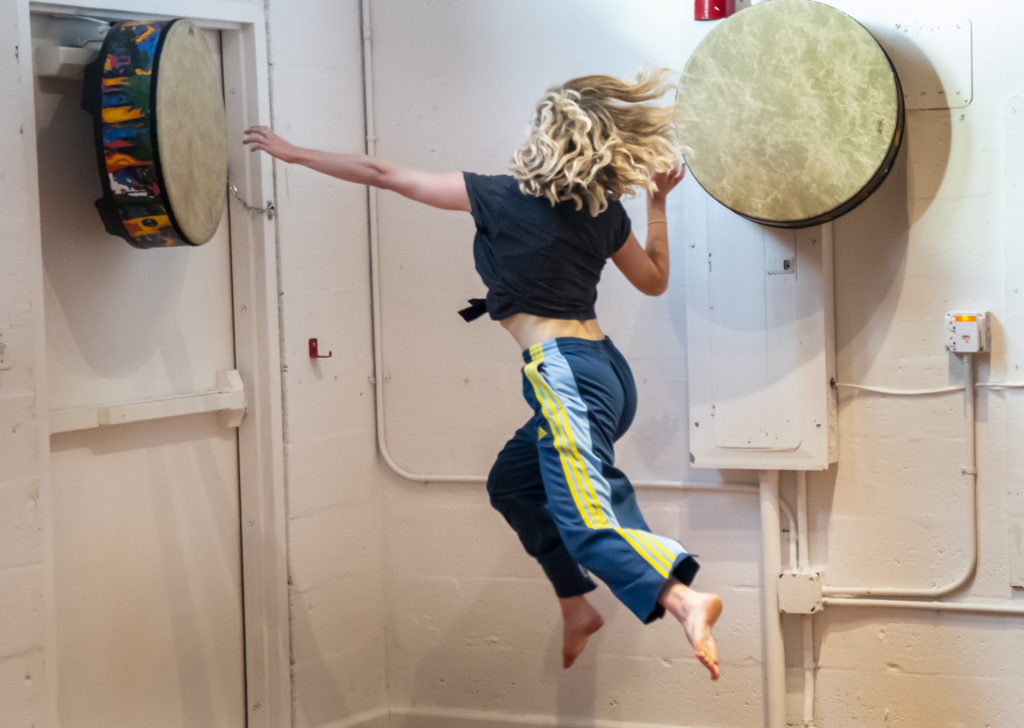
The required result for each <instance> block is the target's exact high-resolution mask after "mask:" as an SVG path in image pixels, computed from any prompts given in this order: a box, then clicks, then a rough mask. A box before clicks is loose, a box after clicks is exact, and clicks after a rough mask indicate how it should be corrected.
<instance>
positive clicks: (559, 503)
mask: <svg viewBox="0 0 1024 728" xmlns="http://www.w3.org/2000/svg"><path fill="white" fill-rule="evenodd" d="M523 357H524V360H525V365H524V367H523V395H524V397H525V398H526V401H527V402H528V403H529V404H530V406H531V407H532V408H533V411H534V415H533V417H532V418H531V419H530V421H529V422H527V423H526V425H524V426H523V427H522V428H520V429H519V431H518V432H517V433H516V435H515V437H513V438H512V439H511V440H509V442H508V443H507V444H506V446H505V448H504V449H503V450H502V452H501V453H500V454H499V456H498V460H497V462H496V463H495V465H494V468H493V469H492V470H491V475H490V477H489V478H488V484H487V487H488V491H489V492H490V495H491V502H492V503H493V504H494V506H495V507H496V508H497V509H498V510H499V511H501V513H502V514H503V515H504V516H505V518H506V519H507V520H508V521H509V523H510V524H511V525H512V527H513V528H514V529H515V530H516V532H517V533H518V534H519V537H520V540H521V541H522V542H523V545H524V546H525V547H526V550H527V552H529V553H530V554H531V555H533V556H534V557H535V558H537V560H538V561H539V562H540V564H541V566H542V567H543V568H544V571H545V573H546V574H547V575H548V577H549V579H550V580H551V581H552V583H553V584H554V586H555V591H556V593H557V594H558V596H560V597H564V596H574V595H576V594H583V593H585V592H587V591H589V590H590V589H593V588H594V585H593V582H591V581H590V580H589V578H588V576H587V574H586V572H585V571H583V570H581V569H580V566H582V567H584V569H586V570H588V571H589V572H591V573H592V574H594V575H595V576H597V577H598V578H599V579H601V581H603V582H604V583H605V584H607V585H608V587H609V588H610V589H611V590H612V592H613V593H614V594H615V595H616V597H618V598H619V600H620V601H621V602H622V603H623V604H625V605H626V606H627V607H628V608H629V609H630V610H631V611H632V612H633V613H634V614H636V615H637V617H638V618H640V619H641V620H642V621H644V622H649V621H651V620H653V619H656V618H658V617H660V616H661V615H662V614H664V609H663V608H662V607H661V606H660V605H659V604H658V603H657V599H658V595H659V593H660V592H661V589H662V588H663V586H664V585H665V581H666V579H668V577H669V576H675V577H676V578H678V579H679V580H680V581H682V582H683V583H685V584H690V583H691V582H692V581H693V577H694V576H695V575H696V573H697V569H698V568H699V567H698V565H697V562H696V561H695V560H694V558H693V557H692V556H691V555H690V554H688V553H687V552H686V550H685V549H684V548H683V547H682V546H681V545H680V544H679V543H678V542H677V541H675V540H673V539H671V538H667V537H665V536H659V535H657V534H653V533H651V532H650V529H649V528H648V526H647V523H646V521H644V518H643V515H642V514H641V513H640V509H639V507H638V505H637V502H636V495H635V493H634V491H633V486H632V485H631V484H630V482H629V479H628V478H627V477H626V476H625V474H623V473H622V471H620V470H619V469H617V468H616V467H615V465H614V462H615V450H614V443H615V441H616V440H617V439H618V438H619V437H621V436H622V435H623V434H625V432H626V430H627V429H628V428H629V425H630V423H631V422H632V419H633V415H634V413H635V411H636V385H635V384H634V381H633V376H632V373H631V372H630V370H629V365H628V364H627V363H626V360H625V358H624V357H623V356H622V354H621V353H619V351H618V349H616V348H615V346H614V344H612V342H611V340H610V339H604V340H601V341H590V340H587V339H577V338H568V337H566V338H558V339H551V340H548V341H544V342H542V343H539V344H535V345H534V346H532V347H531V348H530V349H529V350H528V351H526V352H524V353H523Z"/></svg>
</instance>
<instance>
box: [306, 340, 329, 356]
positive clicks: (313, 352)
mask: <svg viewBox="0 0 1024 728" xmlns="http://www.w3.org/2000/svg"><path fill="white" fill-rule="evenodd" d="M332 356H334V352H333V351H329V352H327V353H326V354H321V353H320V344H319V342H317V340H316V339H310V340H309V358H310V359H330V358H331V357H332Z"/></svg>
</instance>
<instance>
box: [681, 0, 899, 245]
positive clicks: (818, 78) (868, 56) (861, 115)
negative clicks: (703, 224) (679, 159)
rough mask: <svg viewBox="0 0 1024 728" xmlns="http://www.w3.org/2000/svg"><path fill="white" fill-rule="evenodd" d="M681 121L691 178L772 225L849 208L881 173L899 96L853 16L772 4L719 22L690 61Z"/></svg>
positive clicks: (891, 144) (887, 65) (895, 137)
mask: <svg viewBox="0 0 1024 728" xmlns="http://www.w3.org/2000/svg"><path fill="white" fill-rule="evenodd" d="M676 111H677V118H676V128H677V132H678V135H679V140H680V143H681V144H682V146H683V156H684V158H685V159H686V164H687V166H688V167H689V169H690V172H691V173H692V174H693V177H694V179H696V180H697V182H698V183H700V185H701V186H702V187H703V188H704V189H705V190H707V192H708V193H709V194H710V195H711V196H712V197H714V198H715V199H716V200H718V201H719V202H721V203H722V204H723V205H725V206H726V207H728V208H729V209H731V210H733V211H734V212H737V213H739V214H740V215H742V216H744V217H746V218H748V219H750V220H753V221H755V222H759V223H763V224H765V225H772V226H775V227H785V228H796V227H806V226H810V225H817V224H820V223H823V222H827V221H829V220H833V219H835V218H837V217H839V216H840V215H843V214H845V213H846V212H849V211H850V210H852V209H853V208H854V207H856V206H857V205H859V204H860V203H861V202H863V201H864V200H865V199H867V197H868V196H869V195H870V194H871V193H872V192H874V191H875V189H877V188H878V186H879V185H880V184H881V183H882V181H883V180H884V179H885V177H886V175H887V174H888V172H889V169H890V168H891V166H892V164H893V162H894V161H895V159H896V155H897V153H898V151H899V147H900V142H901V141H902V138H903V124H904V106H903V92H902V89H901V88H900V82H899V78H898V77H897V75H896V71H895V69H894V68H893V66H892V63H891V62H890V60H889V57H888V56H887V55H886V53H885V51H884V50H882V47H881V46H880V45H879V44H878V42H877V41H876V40H875V39H874V37H873V36H872V35H871V34H870V33H869V32H868V31H867V30H866V29H865V28H864V27H863V26H861V25H860V24H859V23H857V21H855V20H853V19H852V18H850V17H849V16H848V15H845V14H844V13H842V12H840V11H838V10H836V9H834V8H832V7H830V6H828V5H825V4H823V3H819V2H815V1H814V0H773V1H772V2H765V3H759V4H757V5H753V6H751V7H749V8H747V9H745V10H742V11H740V12H739V13H737V14H735V15H733V16H731V17H730V18H727V19H726V20H723V21H721V22H720V23H719V24H718V25H717V26H716V27H715V28H714V29H713V30H712V31H711V32H710V33H709V34H708V35H707V37H705V38H704V40H703V41H701V43H700V45H698V46H697V49H696V50H695V51H694V53H693V55H692V56H691V57H690V59H689V60H688V61H687V63H686V67H685V68H684V70H683V75H682V77H681V79H680V82H679V93H678V96H677V98H676Z"/></svg>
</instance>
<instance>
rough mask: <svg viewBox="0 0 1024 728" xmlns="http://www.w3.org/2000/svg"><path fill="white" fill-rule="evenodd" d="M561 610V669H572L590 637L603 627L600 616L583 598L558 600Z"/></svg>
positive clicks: (602, 620)
mask: <svg viewBox="0 0 1024 728" xmlns="http://www.w3.org/2000/svg"><path fill="white" fill-rule="evenodd" d="M558 604H559V606H560V607H561V608H562V667H564V668H569V667H572V663H574V662H576V658H577V657H579V656H580V653H581V652H583V648H584V647H586V646H587V640H589V639H590V635H592V634H594V632H596V631H597V630H599V629H601V627H603V626H604V619H603V618H602V617H601V614H600V613H599V612H598V611H597V610H596V609H594V607H593V606H592V605H591V604H590V602H588V601H587V598H586V597H584V596H582V595H581V596H577V597H565V598H561V599H559V600H558Z"/></svg>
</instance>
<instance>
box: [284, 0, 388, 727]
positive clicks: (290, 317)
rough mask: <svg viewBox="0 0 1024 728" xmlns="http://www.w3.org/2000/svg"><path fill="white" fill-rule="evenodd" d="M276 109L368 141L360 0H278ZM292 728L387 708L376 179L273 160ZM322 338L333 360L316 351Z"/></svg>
mask: <svg viewBox="0 0 1024 728" xmlns="http://www.w3.org/2000/svg"><path fill="white" fill-rule="evenodd" d="M268 18H269V19H268V23H269V27H268V35H269V38H270V58H271V63H272V69H271V87H272V89H271V90H272V110H273V117H274V118H273V121H274V124H275V126H276V128H277V129H278V130H279V131H280V132H281V133H282V134H284V135H285V136H287V137H289V138H292V139H294V140H296V141H297V142H298V141H301V143H302V144H305V145H310V146H318V147H322V148H330V149H337V150H344V151H359V152H361V151H362V150H363V145H364V143H365V134H364V131H363V129H364V126H363V103H362V99H363V90H362V78H363V75H362V45H361V41H360V38H361V28H360V13H359V0H344V1H343V2H341V1H339V2H293V1H287V2H284V1H282V2H277V1H272V2H270V3H269V14H268ZM276 187H277V205H278V236H279V251H280V253H279V266H280V285H281V316H282V318H281V321H282V339H283V340H282V356H283V362H282V363H283V369H284V375H283V377H284V381H283V390H284V398H285V448H286V449H285V455H286V473H287V480H288V513H289V519H288V531H289V544H288V552H289V573H290V578H289V581H290V585H291V586H290V591H291V623H292V635H291V636H292V665H293V703H294V711H293V720H294V726H295V728H307V727H308V728H319V727H321V726H328V725H332V726H333V725H342V724H345V725H347V724H348V722H351V721H354V722H356V723H358V724H360V725H364V724H369V723H367V721H371V722H372V721H373V720H380V719H382V716H386V706H387V693H386V690H387V683H386V678H387V676H386V672H385V642H384V624H385V621H384V620H385V617H386V610H385V608H384V604H383V602H384V598H383V596H384V586H385V571H384V567H385V557H384V513H383V498H382V494H381V486H382V483H381V476H380V472H379V467H378V465H377V461H376V450H375V444H374V442H375V440H374V420H373V384H372V375H373V356H372V349H371V334H370V310H369V298H370V295H369V253H368V251H369V248H368V246H367V213H366V192H365V190H364V189H362V188H359V187H355V186H352V185H345V184H342V183H340V182H337V181H333V180H330V179H328V178H325V177H320V176H318V175H316V174H314V173H312V172H309V171H308V170H304V169H301V168H298V167H287V166H284V165H278V166H277V172H276ZM310 337H316V338H317V339H318V340H319V342H320V347H321V352H322V353H324V354H326V353H327V352H328V351H333V357H332V358H330V359H320V360H317V361H312V360H311V359H310V358H309V355H308V340H309V338H310Z"/></svg>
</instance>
